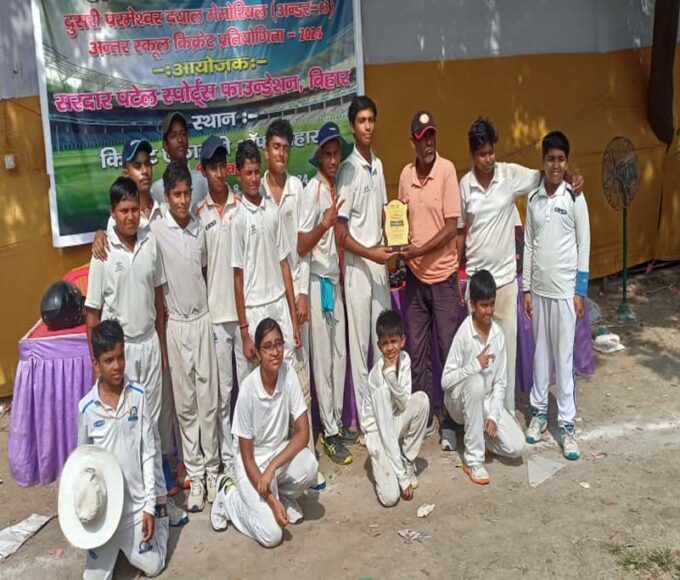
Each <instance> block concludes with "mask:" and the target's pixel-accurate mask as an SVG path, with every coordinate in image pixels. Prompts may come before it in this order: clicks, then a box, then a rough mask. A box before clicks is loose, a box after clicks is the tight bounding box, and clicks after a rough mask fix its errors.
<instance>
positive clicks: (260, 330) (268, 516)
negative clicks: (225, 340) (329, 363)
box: [210, 318, 318, 548]
mask: <svg viewBox="0 0 680 580" xmlns="http://www.w3.org/2000/svg"><path fill="white" fill-rule="evenodd" d="M255 348H256V349H257V352H258V354H259V357H260V361H261V364H260V366H259V367H258V368H256V369H255V370H254V371H253V372H252V373H250V374H249V375H248V376H247V377H246V380H245V381H243V384H242V385H241V388H240V389H239V394H238V400H237V401H236V410H235V411H234V437H236V438H237V439H238V446H237V449H238V450H237V464H236V474H237V475H236V479H235V480H234V479H232V478H230V477H228V476H226V475H221V476H220V480H219V483H218V495H217V499H216V501H215V503H214V504H213V507H212V510H211V513H210V521H211V524H212V526H213V529H214V530H216V531H222V530H225V529H226V528H227V525H228V522H229V521H231V522H232V523H233V524H234V525H235V526H236V527H237V528H238V530H239V531H240V532H241V533H243V534H245V535H246V536H248V537H249V538H252V539H254V540H256V541H257V542H259V543H260V544H261V545H263V546H265V547H267V548H272V547H274V546H277V545H278V544H280V543H281V540H282V537H283V528H284V527H285V526H287V525H288V524H289V523H291V524H296V523H299V522H300V521H301V520H302V519H303V516H304V514H303V513H302V510H301V508H300V505H299V504H298V503H297V498H298V497H300V495H302V493H303V492H304V490H305V489H307V488H308V487H310V486H311V485H313V484H314V482H316V472H317V469H318V463H317V461H316V457H315V456H314V454H313V453H312V451H310V449H309V448H308V447H307V441H308V440H309V428H310V427H309V423H308V421H307V406H306V405H305V401H304V396H303V394H302V389H301V388H300V383H299V381H298V378H297V373H296V372H295V370H294V369H293V368H292V367H291V366H289V365H288V363H286V362H284V361H283V349H284V344H283V335H282V333H281V328H280V326H279V324H278V323H277V322H276V321H275V320H273V319H271V318H265V319H264V320H262V321H261V322H260V324H258V326H257V329H256V331H255ZM291 423H292V424H293V429H292V435H291Z"/></svg>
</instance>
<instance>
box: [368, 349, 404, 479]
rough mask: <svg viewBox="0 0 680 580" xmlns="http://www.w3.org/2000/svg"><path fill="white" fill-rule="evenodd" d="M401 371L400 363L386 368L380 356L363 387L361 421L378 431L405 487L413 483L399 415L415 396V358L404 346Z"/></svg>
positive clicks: (369, 430) (393, 466)
mask: <svg viewBox="0 0 680 580" xmlns="http://www.w3.org/2000/svg"><path fill="white" fill-rule="evenodd" d="M397 364H398V366H399V372H398V373H397V367H396V366H394V367H390V368H389V369H388V370H387V372H385V371H384V370H383V365H384V360H383V357H382V355H381V356H380V357H378V360H377V361H376V363H375V365H373V368H372V369H371V372H370V373H368V381H367V382H366V383H364V384H363V385H361V386H360V387H359V391H360V392H361V396H360V397H359V399H360V401H361V405H360V407H359V423H360V424H361V428H362V430H363V432H364V433H366V434H368V433H373V432H377V433H378V434H379V436H380V441H381V443H382V445H383V447H384V448H385V452H386V453H387V456H388V457H389V460H390V463H391V465H392V469H393V470H394V473H395V475H396V476H397V480H398V481H399V486H400V487H401V489H402V490H404V489H406V488H407V487H408V486H409V485H411V483H410V481H409V479H408V478H407V477H406V473H405V471H404V464H403V463H402V459H401V447H400V445H399V431H398V430H397V428H396V426H395V417H397V416H398V415H401V413H403V412H404V409H405V408H406V405H407V404H408V402H409V399H410V398H411V359H410V357H409V356H408V353H407V352H406V351H404V350H402V351H401V352H400V353H399V361H398V363H397Z"/></svg>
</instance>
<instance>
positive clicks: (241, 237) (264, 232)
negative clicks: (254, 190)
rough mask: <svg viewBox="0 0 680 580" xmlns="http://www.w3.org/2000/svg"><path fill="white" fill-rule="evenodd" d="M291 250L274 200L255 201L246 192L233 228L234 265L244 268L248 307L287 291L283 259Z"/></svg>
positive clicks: (232, 256) (270, 300)
mask: <svg viewBox="0 0 680 580" xmlns="http://www.w3.org/2000/svg"><path fill="white" fill-rule="evenodd" d="M289 253H290V249H289V247H288V240H287V239H286V234H285V233H284V231H283V223H282V221H281V217H280V215H279V213H278V211H277V209H276V206H275V205H274V203H273V202H272V201H271V200H269V199H267V198H262V201H261V202H260V205H254V204H253V203H251V202H249V201H248V200H247V199H246V197H245V196H243V197H242V198H241V203H240V204H239V206H238V209H237V210H236V215H235V217H234V221H233V227H232V229H231V265H232V267H233V268H241V269H242V270H243V295H244V297H245V302H246V307H248V308H252V307H255V306H263V305H264V304H270V303H271V302H274V301H276V300H278V299H279V298H281V297H282V296H284V295H285V293H286V288H285V286H284V284H283V275H282V274H281V264H280V262H281V260H283V259H285V258H287V257H288V254H289Z"/></svg>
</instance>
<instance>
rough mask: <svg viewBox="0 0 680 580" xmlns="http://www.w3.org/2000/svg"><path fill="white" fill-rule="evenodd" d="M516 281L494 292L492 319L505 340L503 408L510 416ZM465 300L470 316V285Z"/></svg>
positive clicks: (515, 351) (514, 371)
mask: <svg viewBox="0 0 680 580" xmlns="http://www.w3.org/2000/svg"><path fill="white" fill-rule="evenodd" d="M518 292H519V289H518V285H517V279H515V280H513V281H512V282H510V284H506V285H505V286H501V287H500V288H498V289H497V290H496V308H495V310H494V313H493V319H494V321H496V322H497V323H498V326H500V327H501V330H502V331H503V337H504V338H505V356H506V360H507V361H508V364H507V381H508V383H507V387H506V389H505V408H506V409H507V410H508V411H509V412H510V414H514V413H515V377H516V375H517V294H518ZM465 299H466V301H467V305H468V312H469V313H470V314H472V306H471V304H470V285H469V284H468V285H467V286H466V288H465Z"/></svg>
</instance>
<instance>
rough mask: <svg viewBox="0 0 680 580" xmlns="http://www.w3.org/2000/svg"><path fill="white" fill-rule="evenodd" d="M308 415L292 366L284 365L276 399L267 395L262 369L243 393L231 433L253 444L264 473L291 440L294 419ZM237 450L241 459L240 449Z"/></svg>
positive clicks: (248, 381)
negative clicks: (291, 426) (265, 468)
mask: <svg viewBox="0 0 680 580" xmlns="http://www.w3.org/2000/svg"><path fill="white" fill-rule="evenodd" d="M306 412H307V405H305V398H304V396H303V394H302V388H301V387H300V382H299V381H298V376H297V373H296V372H295V370H294V369H293V368H292V367H291V366H289V365H288V363H286V362H284V363H283V364H282V365H281V369H280V370H279V376H278V379H277V381H276V387H275V388H274V393H273V394H272V395H269V393H267V391H265V389H264V386H263V385H262V377H261V375H260V369H259V367H258V368H256V369H255V370H254V371H253V372H251V373H250V374H249V375H248V376H247V377H246V378H245V380H244V381H243V385H241V388H240V389H239V392H238V399H237V401H236V408H235V410H234V419H233V422H232V428H231V431H232V433H233V435H234V437H240V438H243V439H252V440H253V445H254V447H255V462H256V463H257V465H258V467H260V469H263V468H264V467H266V466H267V464H268V463H269V461H271V460H272V459H273V458H274V457H275V456H276V455H277V454H278V453H280V451H281V448H282V447H283V446H284V445H285V443H286V442H287V441H288V440H289V438H290V437H289V433H290V424H291V419H292V420H293V421H296V420H297V418H298V417H300V415H302V414H303V413H306ZM310 428H311V426H310ZM236 450H237V453H238V454H239V455H240V447H239V445H236Z"/></svg>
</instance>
